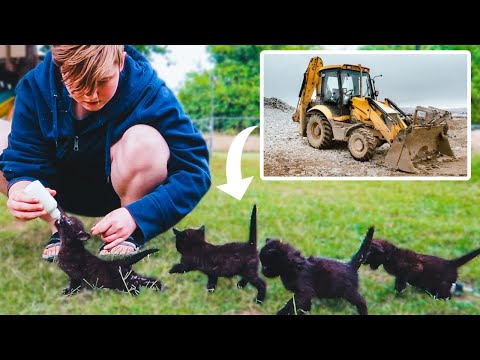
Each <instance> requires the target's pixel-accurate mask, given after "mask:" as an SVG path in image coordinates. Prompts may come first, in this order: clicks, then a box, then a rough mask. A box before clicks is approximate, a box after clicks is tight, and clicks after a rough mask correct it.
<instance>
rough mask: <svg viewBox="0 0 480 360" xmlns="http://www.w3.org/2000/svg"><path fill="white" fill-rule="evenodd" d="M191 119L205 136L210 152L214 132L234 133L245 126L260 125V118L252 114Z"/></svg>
mask: <svg viewBox="0 0 480 360" xmlns="http://www.w3.org/2000/svg"><path fill="white" fill-rule="evenodd" d="M192 121H193V124H194V125H195V127H196V128H197V129H198V130H200V131H201V132H202V134H203V135H204V136H205V137H206V139H207V144H208V151H209V152H210V153H212V151H213V143H214V133H215V132H219V133H224V134H228V135H236V134H238V133H239V132H240V131H242V130H243V129H246V128H247V127H250V126H255V125H256V126H259V125H260V119H259V118H258V117H254V116H236V117H229V116H215V117H213V118H212V117H210V118H202V119H192Z"/></svg>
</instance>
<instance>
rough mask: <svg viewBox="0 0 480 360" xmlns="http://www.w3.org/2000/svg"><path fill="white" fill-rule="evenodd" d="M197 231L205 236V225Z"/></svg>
mask: <svg viewBox="0 0 480 360" xmlns="http://www.w3.org/2000/svg"><path fill="white" fill-rule="evenodd" d="M198 230H200V231H201V232H202V233H204V234H205V225H202V226H201V227H200V229H198Z"/></svg>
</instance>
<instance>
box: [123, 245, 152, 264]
mask: <svg viewBox="0 0 480 360" xmlns="http://www.w3.org/2000/svg"><path fill="white" fill-rule="evenodd" d="M157 251H158V249H156V248H152V249H147V250H143V251H140V252H139V253H136V254H134V255H131V256H129V257H126V258H123V259H121V260H118V261H119V263H120V265H122V266H131V265H133V264H135V263H137V262H139V261H140V260H142V259H143V258H144V257H145V256H147V255H150V254H153V253H155V252H157Z"/></svg>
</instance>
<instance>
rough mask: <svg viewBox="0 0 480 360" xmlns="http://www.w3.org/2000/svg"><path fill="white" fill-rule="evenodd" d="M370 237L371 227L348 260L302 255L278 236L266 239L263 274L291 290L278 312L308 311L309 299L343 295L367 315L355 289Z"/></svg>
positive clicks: (361, 298)
mask: <svg viewBox="0 0 480 360" xmlns="http://www.w3.org/2000/svg"><path fill="white" fill-rule="evenodd" d="M372 237H373V227H371V228H370V229H369V230H368V233H367V235H366V236H365V239H364V240H363V243H362V245H361V246H360V249H359V250H358V251H357V253H356V254H355V255H354V256H353V257H352V259H351V260H350V262H348V263H343V262H340V261H338V260H333V259H326V258H321V257H316V256H310V257H309V258H308V259H307V258H305V257H303V256H302V255H301V254H300V252H299V251H297V250H296V249H295V248H294V247H293V246H291V245H290V244H287V243H282V242H281V241H280V240H276V239H267V240H266V245H265V246H264V247H263V248H262V250H261V251H260V260H261V261H262V272H263V275H265V276H266V277H269V278H273V277H277V276H280V278H281V279H282V282H283V285H284V286H285V288H286V289H287V290H290V291H291V292H293V293H294V294H295V296H294V298H292V299H290V300H289V301H288V302H287V303H286V304H285V306H284V307H283V308H282V309H280V310H279V311H278V312H277V314H278V315H293V314H295V306H296V308H297V313H302V312H306V311H310V308H311V305H312V299H313V298H315V297H317V298H326V299H328V298H343V299H345V300H347V301H348V302H350V303H351V304H353V305H355V306H356V307H357V310H358V313H359V314H360V315H367V313H368V310H367V303H366V302H365V299H364V298H363V297H362V296H361V295H360V294H359V292H358V274H357V272H358V269H359V267H360V265H361V264H362V263H363V262H364V261H365V259H366V258H367V255H368V251H369V249H370V243H371V241H372Z"/></svg>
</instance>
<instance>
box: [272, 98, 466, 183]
mask: <svg viewBox="0 0 480 360" xmlns="http://www.w3.org/2000/svg"><path fill="white" fill-rule="evenodd" d="M264 105H265V106H264V119H263V131H264V136H263V142H264V153H263V158H264V169H263V171H264V176H267V177H269V176H281V177H287V176H289V177H360V176H361V177H380V176H466V175H467V121H466V119H465V118H454V119H453V120H452V121H451V122H449V132H448V135H449V141H450V145H451V147H452V150H453V151H454V153H455V155H456V156H457V159H451V158H449V157H442V158H440V160H441V161H439V162H435V163H432V164H429V165H428V164H427V166H426V167H423V168H422V169H421V172H420V173H419V174H416V175H415V174H408V173H404V172H402V171H398V170H394V169H391V168H390V167H388V166H387V165H386V164H385V163H384V159H385V155H386V153H387V152H388V150H389V148H390V147H389V145H388V144H384V145H383V146H381V147H380V148H377V151H376V153H375V155H374V156H373V158H372V159H371V160H370V161H368V162H359V161H356V160H355V159H354V158H353V157H352V156H351V155H350V152H349V151H348V148H347V143H346V142H339V141H335V142H334V144H333V146H332V148H331V149H327V150H317V149H314V148H312V147H311V146H310V145H309V144H308V140H307V138H306V137H301V136H300V134H299V133H298V123H297V122H293V121H292V118H291V115H292V113H293V112H294V110H295V109H294V108H293V107H291V106H289V105H287V104H285V103H284V102H283V101H281V100H279V99H276V98H270V99H265V103H264Z"/></svg>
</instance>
